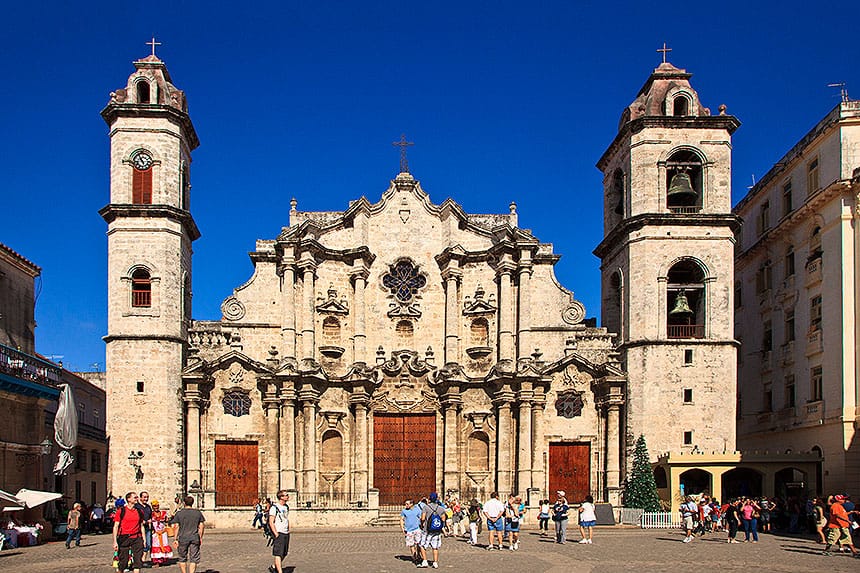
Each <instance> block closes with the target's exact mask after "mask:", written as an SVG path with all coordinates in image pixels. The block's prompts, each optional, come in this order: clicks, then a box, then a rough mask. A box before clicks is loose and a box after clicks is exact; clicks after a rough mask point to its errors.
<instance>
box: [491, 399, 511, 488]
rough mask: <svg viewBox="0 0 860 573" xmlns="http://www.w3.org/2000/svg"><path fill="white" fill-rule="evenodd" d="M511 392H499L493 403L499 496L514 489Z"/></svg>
mask: <svg viewBox="0 0 860 573" xmlns="http://www.w3.org/2000/svg"><path fill="white" fill-rule="evenodd" d="M513 398H514V397H513V394H512V393H511V392H499V393H498V394H497V395H496V399H495V400H493V403H494V404H495V406H496V491H498V492H499V496H500V497H502V496H507V495H509V494H510V493H511V491H512V486H513V484H512V483H511V473H512V467H511V465H512V464H511V450H512V446H513V444H512V442H513V440H514V434H513V420H512V419H511V402H512V401H513Z"/></svg>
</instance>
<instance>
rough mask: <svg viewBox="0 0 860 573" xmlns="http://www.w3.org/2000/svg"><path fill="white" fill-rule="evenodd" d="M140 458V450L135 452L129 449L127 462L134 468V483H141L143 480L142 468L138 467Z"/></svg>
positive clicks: (141, 453)
mask: <svg viewBox="0 0 860 573" xmlns="http://www.w3.org/2000/svg"><path fill="white" fill-rule="evenodd" d="M142 458H143V452H141V451H137V452H136V451H134V450H131V451H130V452H129V453H128V463H129V464H130V465H131V467H133V468H134V481H135V483H142V482H143V470H142V469H140V464H139V463H138V461H139V460H141V459H142Z"/></svg>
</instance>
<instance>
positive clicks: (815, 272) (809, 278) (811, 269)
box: [806, 257, 822, 287]
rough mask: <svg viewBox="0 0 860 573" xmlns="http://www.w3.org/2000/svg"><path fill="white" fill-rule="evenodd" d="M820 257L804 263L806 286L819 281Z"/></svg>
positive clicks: (820, 273)
mask: <svg viewBox="0 0 860 573" xmlns="http://www.w3.org/2000/svg"><path fill="white" fill-rule="evenodd" d="M821 267H822V264H821V258H820V257H819V258H817V259H812V260H811V261H809V262H808V263H806V286H807V287H811V286H813V285H817V284H818V283H820V282H821V279H822V272H821Z"/></svg>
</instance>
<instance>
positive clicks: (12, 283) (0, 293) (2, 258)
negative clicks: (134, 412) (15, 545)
mask: <svg viewBox="0 0 860 573" xmlns="http://www.w3.org/2000/svg"><path fill="white" fill-rule="evenodd" d="M40 272H41V269H39V267H37V266H36V265H35V264H33V263H31V262H30V261H28V260H27V259H25V258H24V257H22V256H21V255H19V254H18V253H16V252H15V251H13V250H11V249H9V248H8V247H6V246H5V245H2V244H0V316H2V318H0V320H2V322H3V328H2V329H0V336H2V338H0V340H2V343H0V436H2V440H0V489H3V490H6V491H9V492H11V493H15V492H16V491H18V490H19V489H21V488H27V489H35V490H48V491H57V492H62V493H64V494H65V495H66V496H67V498H68V499H69V500H82V501H85V502H86V503H88V504H91V503H93V502H94V501H102V502H103V501H104V499H105V493H106V490H105V484H106V456H107V439H106V437H105V432H104V427H105V418H104V413H105V393H104V390H103V389H100V388H98V387H97V386H94V385H92V384H90V383H89V382H87V381H86V380H83V379H82V378H80V377H78V376H76V375H74V374H73V373H71V372H69V371H67V370H64V369H63V368H62V364H60V365H57V364H54V363H53V362H51V361H49V360H47V359H46V358H44V357H43V356H40V355H38V354H36V353H35V352H34V348H35V336H34V327H35V322H34V320H33V311H34V307H35V288H34V284H33V282H34V279H35V278H36V277H38V276H39V273H40ZM13 344H14V347H13V346H12V345H13ZM61 384H69V385H70V386H71V387H72V389H73V392H74V396H75V399H76V401H77V405H78V408H79V411H78V413H79V419H78V451H77V452H74V453H73V455H74V456H75V457H77V458H78V460H77V461H76V463H75V465H73V466H72V468H69V470H68V473H69V475H68V476H64V477H55V476H54V475H53V471H52V470H53V466H54V463H55V462H56V459H57V452H58V449H57V446H56V444H55V443H53V440H54V426H53V424H54V414H55V412H56V411H57V406H58V403H57V398H59V396H60V385H61ZM79 454H80V455H79ZM44 509H45V508H38V509H36V510H33V511H32V512H30V510H28V512H30V515H25V517H30V518H35V517H37V516H41V515H42V511H43V510H44Z"/></svg>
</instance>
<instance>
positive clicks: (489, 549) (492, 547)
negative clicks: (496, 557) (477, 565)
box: [487, 545, 495, 551]
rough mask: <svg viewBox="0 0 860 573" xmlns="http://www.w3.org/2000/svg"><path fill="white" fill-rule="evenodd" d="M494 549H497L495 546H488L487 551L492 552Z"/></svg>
mask: <svg viewBox="0 0 860 573" xmlns="http://www.w3.org/2000/svg"><path fill="white" fill-rule="evenodd" d="M493 549H495V547H494V546H493V545H488V546H487V551H492V550H493Z"/></svg>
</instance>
